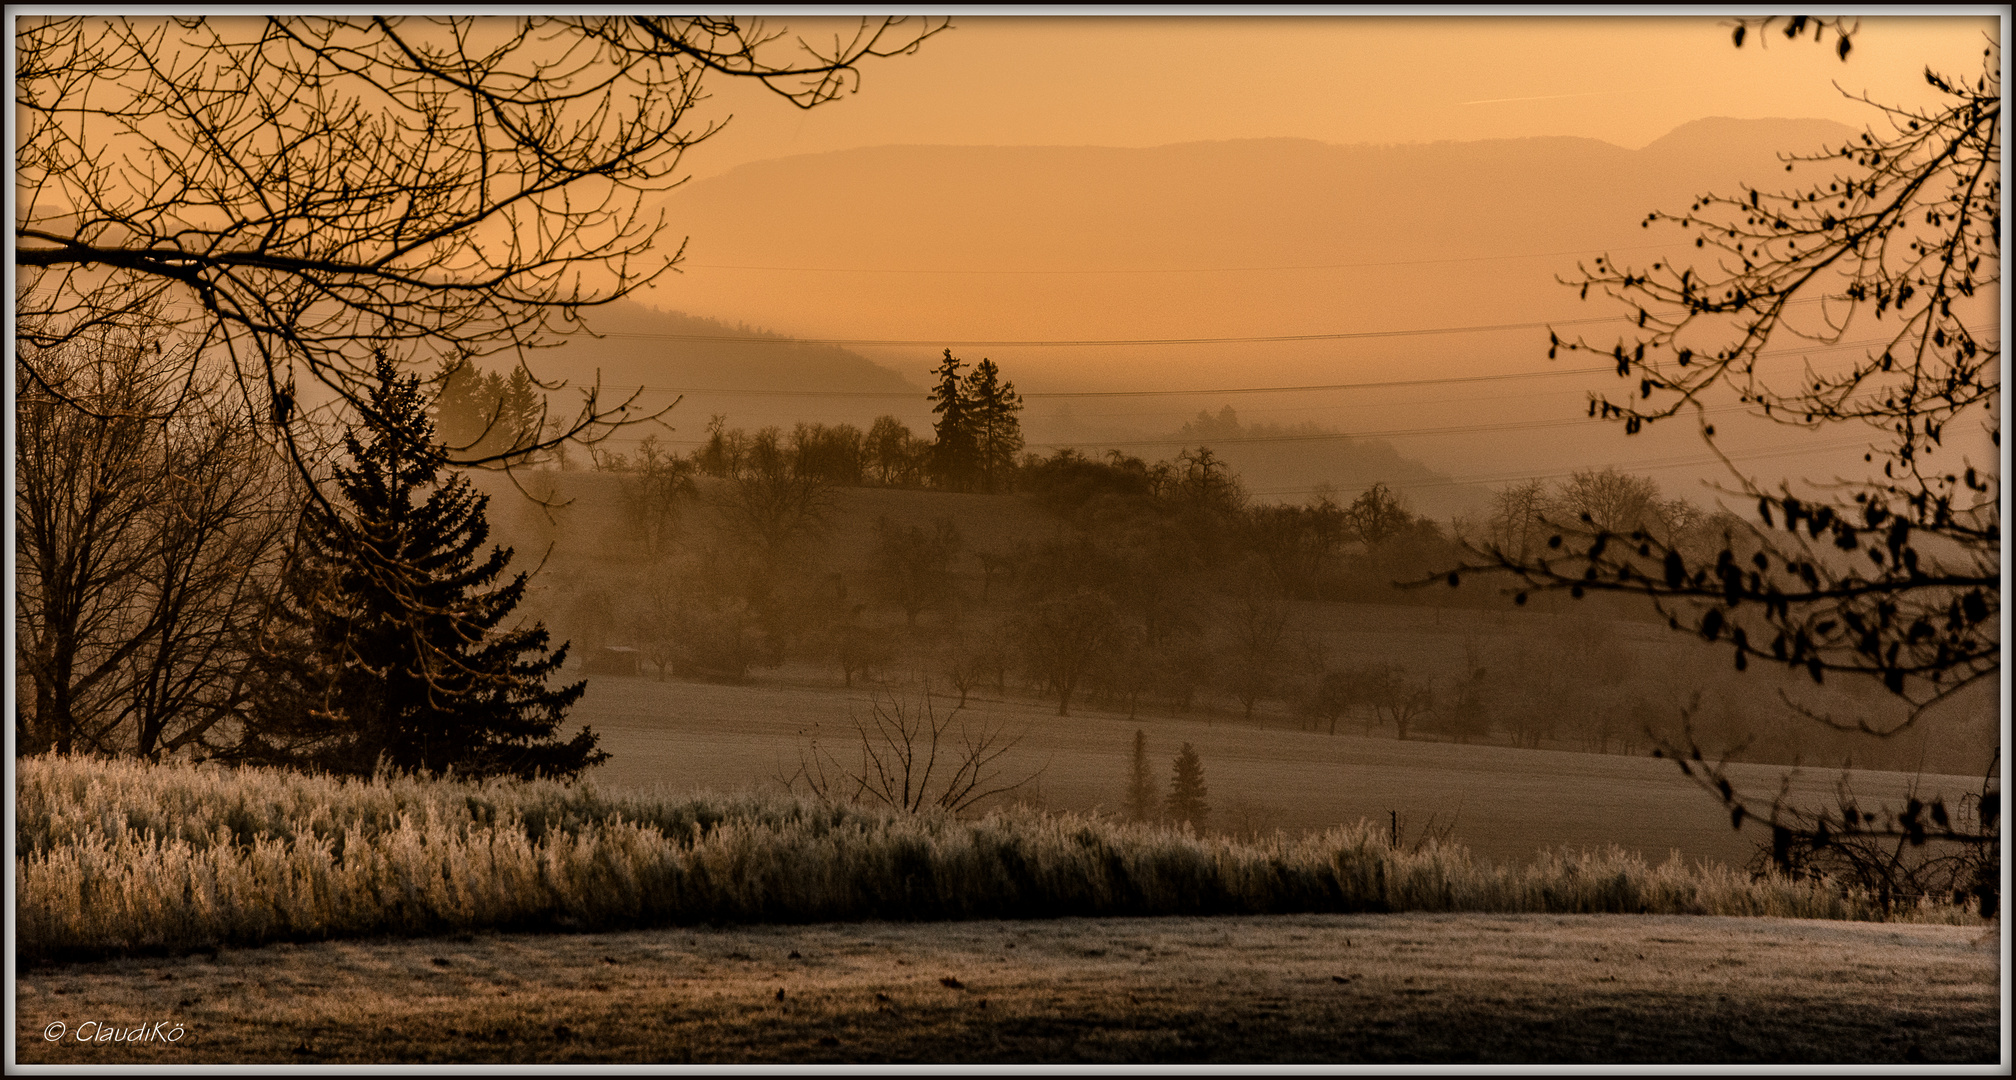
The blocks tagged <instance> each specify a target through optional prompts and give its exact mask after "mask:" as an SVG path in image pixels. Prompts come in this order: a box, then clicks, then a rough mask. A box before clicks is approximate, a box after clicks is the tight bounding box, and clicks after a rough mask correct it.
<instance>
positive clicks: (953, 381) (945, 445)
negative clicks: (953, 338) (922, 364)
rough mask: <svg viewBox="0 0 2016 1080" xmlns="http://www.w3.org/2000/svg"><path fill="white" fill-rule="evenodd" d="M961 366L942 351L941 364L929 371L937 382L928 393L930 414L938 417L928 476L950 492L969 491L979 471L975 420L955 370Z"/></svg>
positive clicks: (950, 355)
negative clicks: (942, 359)
mask: <svg viewBox="0 0 2016 1080" xmlns="http://www.w3.org/2000/svg"><path fill="white" fill-rule="evenodd" d="M964 363H965V361H963V360H960V359H958V358H957V357H955V356H953V355H952V350H951V349H946V350H945V359H944V361H943V362H942V363H940V364H939V365H938V366H937V367H935V368H933V369H931V374H932V375H934V376H936V377H937V380H938V381H937V383H936V385H934V386H933V387H932V388H931V393H930V400H931V411H932V412H934V413H936V414H938V421H937V423H936V424H935V425H933V432H934V434H936V436H937V441H936V442H935V443H933V444H932V447H931V473H932V475H933V476H934V477H935V478H936V479H937V482H938V486H940V487H943V488H947V489H949V490H952V491H966V490H968V489H970V488H971V487H972V486H973V484H974V481H975V480H976V479H977V477H978V474H979V471H980V441H979V434H978V432H977V431H976V430H975V423H976V421H977V419H978V417H977V416H976V415H975V411H974V408H973V402H972V399H971V398H970V397H969V396H968V388H967V384H966V380H965V379H964V378H962V377H961V376H960V370H959V369H960V368H961V366H962V365H963V364H964Z"/></svg>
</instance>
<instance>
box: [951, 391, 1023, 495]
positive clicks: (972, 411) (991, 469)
mask: <svg viewBox="0 0 2016 1080" xmlns="http://www.w3.org/2000/svg"><path fill="white" fill-rule="evenodd" d="M965 391H966V408H967V415H968V417H969V418H970V419H969V425H970V428H971V430H972V433H973V463H974V467H975V471H976V472H977V473H978V474H979V476H978V479H979V482H980V487H981V490H983V491H990V492H991V491H998V490H1000V489H1001V488H1003V487H1005V486H1006V484H1007V481H1008V475H1009V473H1010V472H1011V471H1012V470H1013V469H1014V467H1015V455H1016V453H1018V452H1019V451H1020V450H1021V449H1022V422H1021V421H1020V420H1018V419H1016V417H1015V414H1016V413H1018V412H1021V411H1022V395H1020V394H1018V393H1016V392H1015V384H1014V383H1012V382H1002V381H1001V369H1000V368H998V367H996V366H995V364H994V361H992V360H987V359H982V360H981V361H980V362H979V363H978V364H976V365H974V368H973V370H972V371H971V372H969V373H967V375H966V380H965Z"/></svg>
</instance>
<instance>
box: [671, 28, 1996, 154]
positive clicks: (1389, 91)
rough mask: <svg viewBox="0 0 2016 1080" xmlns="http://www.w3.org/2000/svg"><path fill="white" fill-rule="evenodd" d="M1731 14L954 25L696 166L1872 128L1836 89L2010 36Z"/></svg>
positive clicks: (759, 116) (1961, 66) (724, 88)
mask: <svg viewBox="0 0 2016 1080" xmlns="http://www.w3.org/2000/svg"><path fill="white" fill-rule="evenodd" d="M1949 10H1954V9H1949ZM1974 10H1975V11H1976V12H1979V11H1982V10H1985V9H1978V8H1977V9H1974ZM1723 22H1724V20H1720V19H1717V18H1712V17H1698V16H1687V17H1623V16H1609V17H1591V16H1585V15H1579V14H1575V15H1556V16H1531V15H1523V16H1510V17H1507V16H1499V17H1492V16H1485V15H1461V16H1436V17H1411V18H1395V17H1390V16H1335V17H1321V18H1316V17H1247V16H1215V17H1168V16H1137V17H1124V16H1101V17H1064V16H1045V17H1027V16H1025V17H1000V16H994V17H989V16H959V17H954V19H953V29H951V30H949V31H947V32H945V33H942V34H939V35H938V36H936V37H934V38H932V39H931V40H930V41H928V42H926V43H925V44H924V46H923V48H922V49H920V50H919V51H918V53H917V54H916V55H914V56H905V57H898V58H895V59H891V60H886V61H879V62H875V63H871V64H869V65H866V66H864V68H863V74H862V80H861V92H860V93H859V94H857V95H854V96H851V97H849V98H846V99H844V100H841V101H838V102H834V103H832V104H830V105H826V106H822V107H820V108H817V109H813V110H810V111H805V112H800V111H798V110H795V109H793V108H791V107H790V106H788V105H786V104H784V103H783V102H781V101H777V100H774V99H773V100H764V99H763V94H762V92H760V91H752V90H751V89H750V88H749V87H747V86H729V85H727V84H726V82H725V81H724V82H723V83H720V84H717V92H718V94H719V96H718V97H717V99H716V100H715V101H714V102H713V103H712V108H710V110H709V112H710V114H712V115H721V114H726V113H733V114H735V120H734V122H733V123H732V124H731V125H730V126H729V128H728V130H727V131H725V132H723V133H722V134H721V135H720V136H718V137H717V139H716V140H715V141H712V142H710V143H708V144H707V145H705V146H704V147H702V148H700V149H698V150H696V151H695V153H694V155H693V157H692V158H691V163H692V167H693V170H694V174H695V175H699V176H705V175H712V174H714V173H719V172H723V171H725V170H727V169H729V168H732V167H734V166H736V165H739V164H742V163H744V162H746V161H753V160H761V159H763V158H771V157H779V156H783V155H787V154H802V153H817V152H821V151H828V150H838V149H844V148H847V147H854V146H875V145H883V144H888V143H932V144H947V143H950V144H991V145H1056V144H1065V145H1099V146H1136V147H1138V146H1157V145H1161V144H1165V143H1173V142H1186V141H1194V140H1209V139H1237V138H1252V137H1259V136H1297V137H1302V138H1310V139H1318V140H1321V141H1324V142H1334V143H1394V142H1432V141H1436V140H1440V139H1459V140H1467V139H1491V138H1518V137H1525V136H1531V135H1578V136H1586V137H1590V138H1597V139H1603V140H1606V141H1609V142H1613V143H1616V144H1618V145H1620V146H1624V147H1629V148H1636V147H1639V146H1642V145H1644V144H1646V143H1648V142H1650V141H1652V140H1653V139H1656V138H1658V137H1659V136H1661V135H1663V134H1665V133H1666V132H1668V131H1670V130H1672V129H1673V128H1674V127H1676V126H1678V125H1679V124H1682V123H1685V122H1686V121H1689V120H1694V119H1698V118H1700V117H1704V116H1732V117H1739V118H1757V117H1774V116H1785V117H1816V118H1826V119H1836V120H1840V121H1842V122H1844V123H1852V124H1854V125H1856V126H1858V127H1859V126H1861V125H1863V124H1864V123H1866V122H1867V119H1868V110H1867V109H1866V108H1865V107H1862V106H1858V105H1857V104H1856V103H1854V102H1851V101H1847V100H1845V99H1844V98H1843V96H1842V94H1841V90H1846V91H1849V92H1851V93H1857V94H1860V93H1864V92H1866V93H1868V94H1869V95H1870V96H1872V97H1873V98H1875V99H1876V100H1879V101H1887V102H1898V103H1911V102H1914V101H1921V100H1922V101H1929V100H1931V98H1930V94H1931V91H1930V90H1929V88H1928V87H1926V86H1925V84H1924V79H1923V74H1922V73H1923V71H1924V68H1925V66H1926V65H1927V64H1930V65H1932V66H1934V67H1935V68H1939V69H1941V70H1944V71H1947V72H1950V73H1954V74H1965V75H1971V74H1978V73H1979V71H1980V60H1979V57H1980V55H1981V50H1982V48H1983V45H1984V40H1985V38H1984V35H1989V34H1993V33H1994V32H1995V19H1994V18H1993V17H1992V16H1988V15H1981V14H1978V13H1977V14H1974V15H1972V16H1968V17H1954V16H1945V17H1927V16H1913V17H1869V18H1864V19H1863V20H1862V29H1861V32H1860V33H1858V34H1857V35H1856V36H1855V38H1854V50H1853V52H1852V53H1851V54H1850V58H1849V59H1848V60H1847V61H1846V62H1845V63H1844V62H1843V61H1841V60H1839V59H1837V58H1836V57H1835V55H1834V50H1833V48H1832V39H1831V36H1830V39H1829V43H1828V44H1827V45H1826V46H1820V45H1815V44H1814V43H1813V42H1812V41H1811V40H1810V36H1808V37H1807V38H1806V39H1802V40H1800V41H1796V42H1794V41H1787V40H1785V39H1784V38H1783V37H1782V36H1781V35H1780V34H1778V33H1777V32H1776V31H1775V30H1774V31H1771V32H1768V33H1767V34H1765V35H1764V36H1763V37H1762V38H1761V39H1759V38H1753V39H1752V42H1751V43H1749V44H1746V45H1745V46H1744V47H1743V48H1741V49H1737V48H1735V47H1733V46H1732V45H1731V43H1730V38H1729V28H1728V27H1727V26H1725V25H1723ZM772 25H773V27H778V28H783V27H788V28H789V29H790V30H791V31H792V32H793V33H794V34H800V33H802V34H803V36H806V37H808V38H810V39H812V40H823V38H822V34H826V35H830V33H831V32H832V31H833V30H834V29H835V28H836V26H838V25H839V24H834V23H823V24H822V23H820V22H819V21H817V20H809V21H808V20H803V19H786V18H781V17H780V18H775V19H773V20H772ZM1760 43H1761V44H1762V46H1763V47H1761V48H1760V47H1759V44H1760ZM1836 82H1838V83H1839V84H1840V89H1839V90H1837V89H1836V87H1835V83H1836Z"/></svg>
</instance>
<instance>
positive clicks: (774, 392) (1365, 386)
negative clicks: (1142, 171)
mask: <svg viewBox="0 0 2016 1080" xmlns="http://www.w3.org/2000/svg"><path fill="white" fill-rule="evenodd" d="M1554 325H1557V326H1559V325H1564V324H1561V323H1556V324H1554ZM1970 329H1981V328H1980V327H1970ZM1886 340H1888V339H1886V338H1867V339H1864V340H1861V341H1848V342H1841V343H1839V344H1835V345H1821V346H1817V347H1815V348H1810V349H1798V348H1794V349H1774V350H1771V351H1769V352H1765V353H1761V354H1759V355H1761V356H1794V355H1798V356H1805V355H1810V354H1815V353H1825V352H1838V351H1845V350H1849V349H1860V348H1866V347H1867V346H1870V345H1879V344H1882V343H1883V342H1884V341H1886ZM1615 370H1616V367H1615V365H1612V364H1603V365H1597V366H1592V367H1577V368H1553V369H1549V370H1546V371H1510V372H1503V373H1500V374H1496V375H1448V376H1441V377H1437V378H1427V379H1388V380H1383V381H1378V382H1356V383H1316V384H1309V385H1304V386H1229V387H1205V388H1199V389H1189V390H1052V391H1032V392H1029V393H1024V394H1023V395H1022V398H1023V399H1024V400H1039V399H1053V398H1128V397H1206V396H1212V397H1215V396H1219V395H1225V394H1300V393H1316V392H1321V391H1332V390H1376V389H1385V388H1391V387H1402V386H1441V385H1445V384H1455V383H1472V382H1498V381H1502V380H1506V379H1544V378H1550V377H1556V376H1566V375H1592V374H1599V373H1602V372H1608V371H1615ZM622 389H629V387H628V386H627V385H626V386H624V387H622ZM637 389H639V390H648V391H652V392H654V393H667V394H719V395H724V396H729V395H732V396H742V397H808V398H888V399H895V398H906V399H914V398H916V397H917V396H918V393H919V392H918V391H915V390H905V391H895V390H781V389H772V388H763V389H746V390H738V389H728V388H725V387H692V386H648V385H647V386H639V387H637Z"/></svg>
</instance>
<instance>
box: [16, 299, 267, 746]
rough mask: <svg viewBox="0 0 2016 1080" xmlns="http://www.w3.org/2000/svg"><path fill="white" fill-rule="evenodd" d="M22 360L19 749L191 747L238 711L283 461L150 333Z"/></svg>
mask: <svg viewBox="0 0 2016 1080" xmlns="http://www.w3.org/2000/svg"><path fill="white" fill-rule="evenodd" d="M164 345H165V346H166V347H164ZM31 356H32V362H33V364H34V366H35V369H36V372H37V376H38V377H36V378H30V377H28V376H27V373H26V371H25V370H23V369H25V368H26V367H27V366H28V364H29V363H30V360H29V357H31ZM17 357H19V358H21V359H19V361H18V366H17V374H19V375H20V376H21V378H20V393H19V396H18V398H17V403H16V404H17V408H16V412H15V420H16V424H17V428H16V431H17V433H18V436H19V443H18V452H17V456H16V459H15V502H14V508H15V544H16V553H17V558H18V562H17V568H16V573H17V577H16V581H15V587H16V598H17V607H16V623H15V626H16V633H17V635H18V638H17V640H18V645H19V651H18V653H17V662H18V664H19V665H20V668H19V670H20V672H21V674H22V675H23V676H24V677H25V679H26V682H27V683H28V684H29V686H30V687H31V688H32V689H31V691H30V694H29V697H30V700H29V701H27V702H24V703H23V704H22V706H21V707H20V708H18V709H17V712H16V721H15V722H16V731H15V735H16V747H17V749H18V750H19V751H20V752H33V751H36V750H42V749H54V750H57V751H59V752H67V751H72V750H77V751H92V752H100V753H138V754H142V755H152V754H156V753H172V752H174V751H177V750H180V749H183V748H184V747H187V746H190V745H192V744H197V743H200V741H201V740H202V739H203V737H204V735H205V733H206V732H208V731H210V730H211V729H212V728H214V727H215V726H216V725H218V724H219V723H221V722H224V721H226V720H228V719H230V718H231V717H233V716H234V715H235V714H236V712H237V711H238V709H239V707H240V706H241V705H243V704H244V702H245V700H246V692H247V682H246V680H247V671H246V660H247V655H248V648H249V645H250V641H249V637H248V635H249V634H250V632H251V631H252V630H253V629H254V628H255V627H256V624H257V623H258V621H259V619H260V617H261V612H262V611H263V610H264V599H263V597H262V592H261V586H262V584H263V583H265V582H266V581H267V580H268V579H269V578H270V577H271V574H272V571H273V570H274V569H275V564H276V562H277V560H278V557H279V553H280V549H281V546H282V545H281V537H282V535H283V533H284V532H285V529H286V526H287V524H288V513H289V511H288V507H287V500H286V498H285V495H286V483H285V477H284V475H283V474H282V472H281V469H280V466H281V459H280V457H279V456H278V454H277V453H276V452H275V451H274V449H273V448H272V447H271V446H269V445H267V444H265V443H263V442H261V441H260V439H259V438H258V437H257V431H256V425H255V424H254V423H253V422H252V420H251V418H249V417H247V416H245V415H244V414H243V413H242V411H237V410H234V409H233V408H231V407H230V406H228V405H225V404H222V403H220V402H219V401H218V399H217V398H216V397H214V396H213V395H210V394H208V393H207V391H208V389H209V385H208V384H207V383H206V382H204V381H203V380H204V379H205V378H206V377H214V373H211V372H208V371H205V370H204V369H202V368H200V367H198V368H196V369H194V370H193V371H192V369H190V368H189V367H188V364H189V363H190V361H189V360H188V359H187V357H185V356H183V355H181V353H180V352H179V351H177V349H176V347H175V344H174V340H173V338H172V337H171V336H170V335H168V334H167V333H166V332H165V331H163V330H162V329H161V328H160V327H159V326H155V325H152V324H150V323H148V322H147V321H145V320H139V319H131V318H129V319H127V320H125V321H124V323H123V325H116V326H113V325H107V326H104V327H101V330H100V332H99V333H98V334H95V335H92V336H90V337H84V336H76V337H72V338H71V339H69V340H68V341H65V342H63V343H62V344H60V345H56V346H53V347H49V348H37V347H35V346H33V345H27V344H24V345H22V346H21V347H20V349H19V351H18V352H17ZM192 375H193V378H192Z"/></svg>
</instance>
